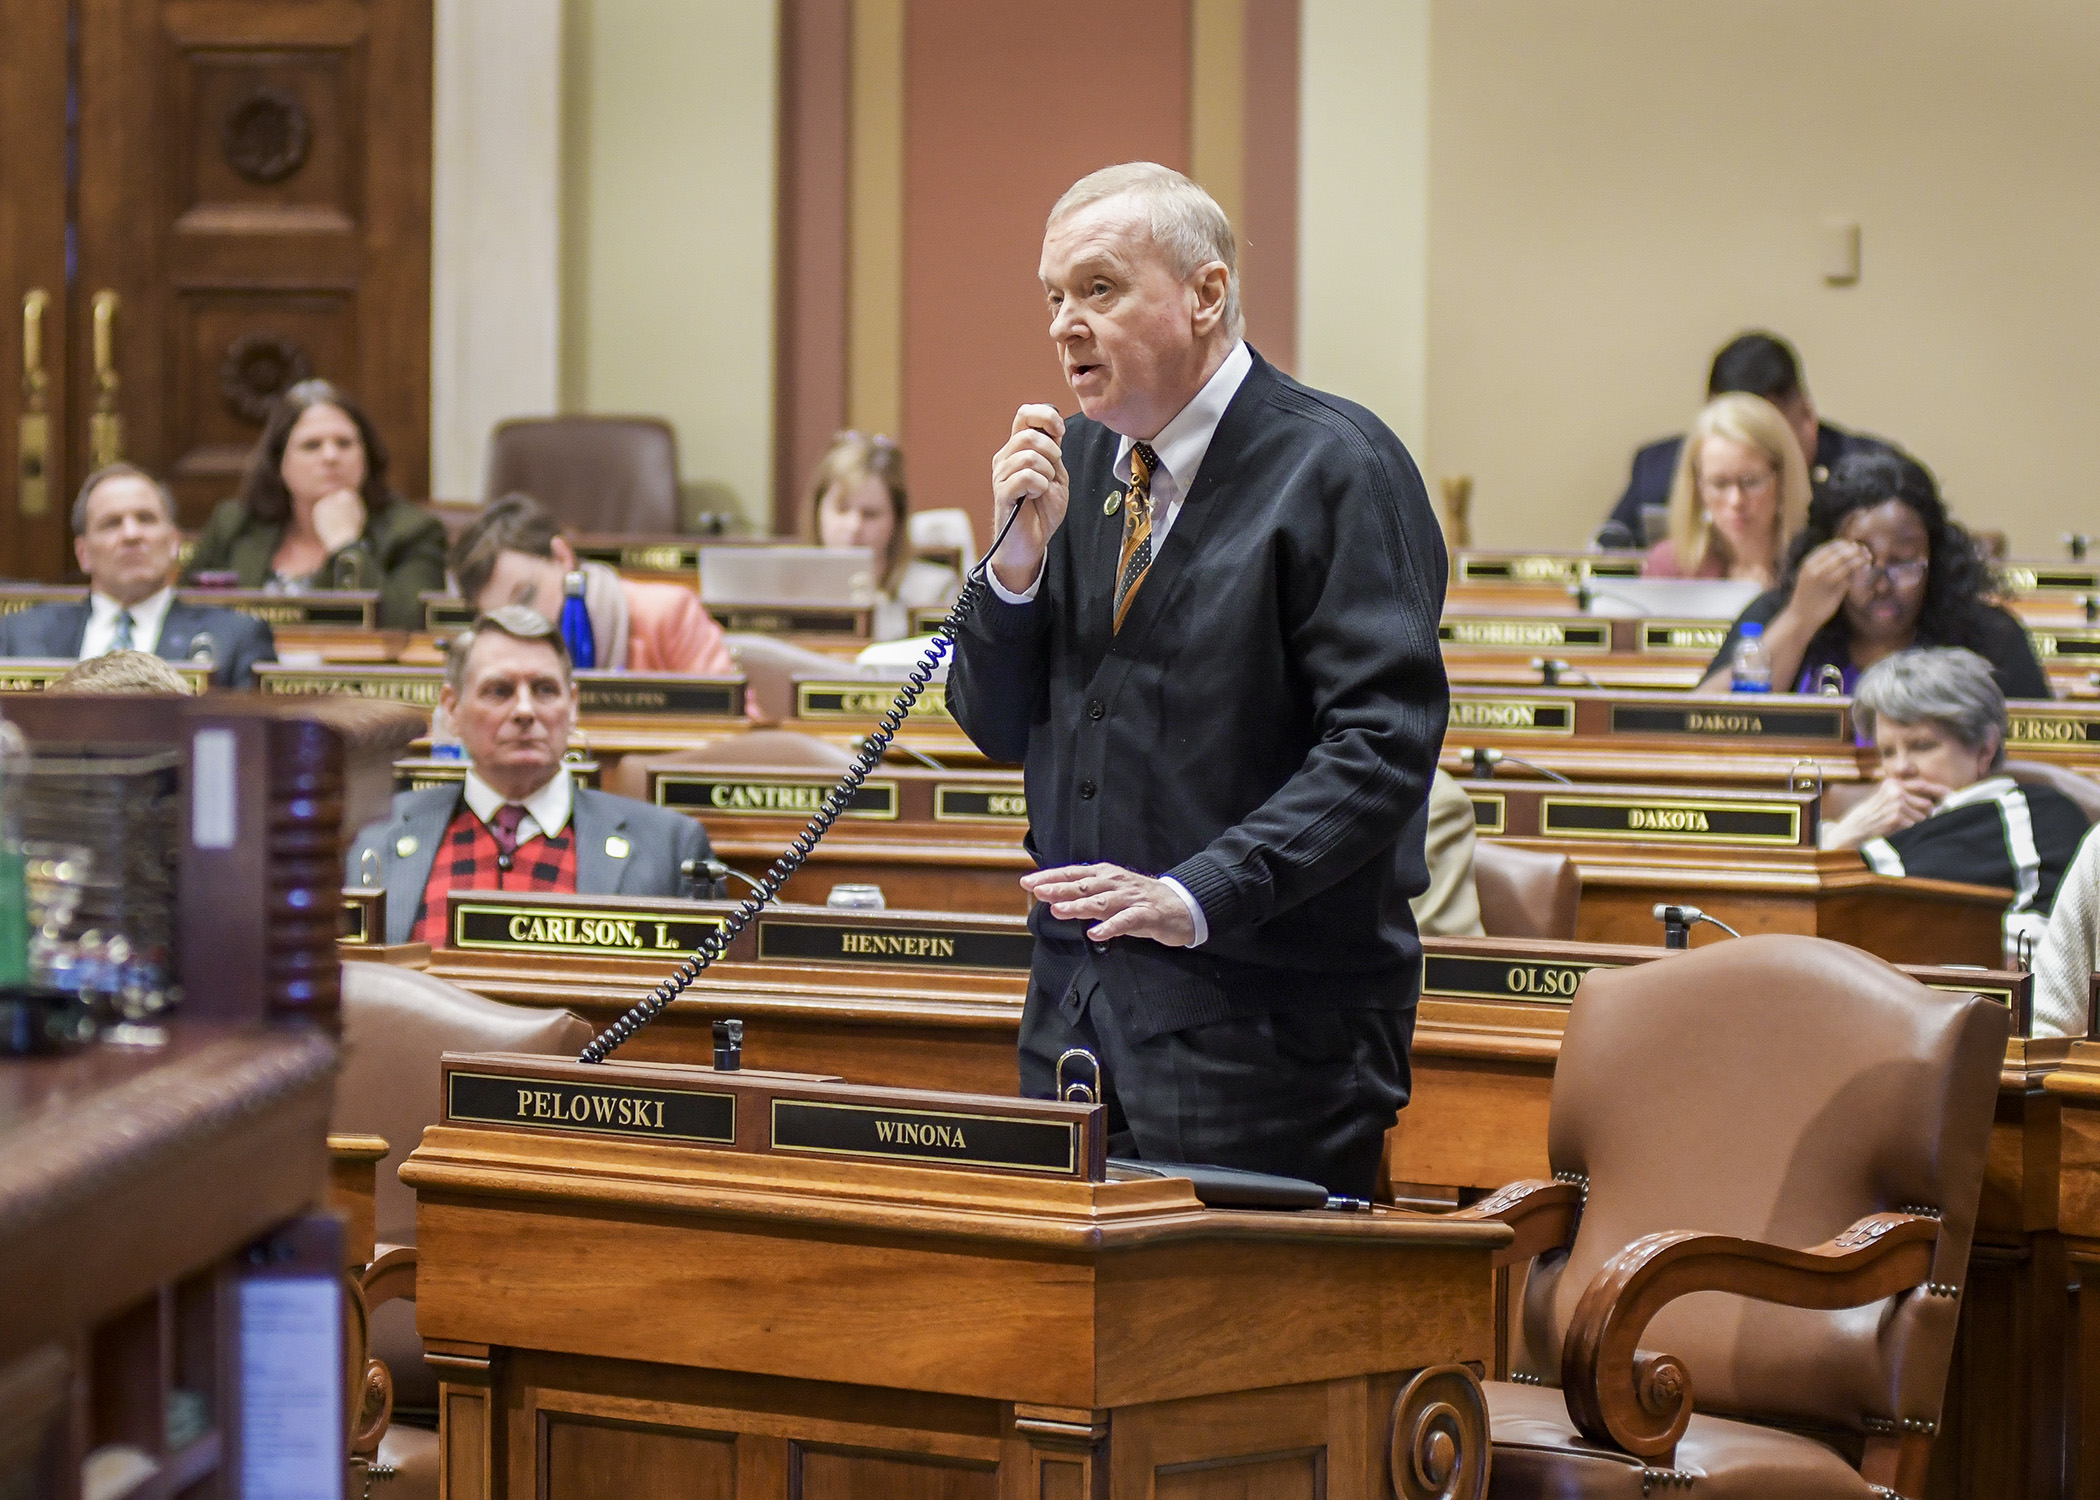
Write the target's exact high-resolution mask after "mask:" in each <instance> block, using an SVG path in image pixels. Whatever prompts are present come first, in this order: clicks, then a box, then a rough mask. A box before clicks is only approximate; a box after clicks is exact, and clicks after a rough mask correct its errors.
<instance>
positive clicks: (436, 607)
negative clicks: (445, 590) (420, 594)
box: [423, 599, 481, 634]
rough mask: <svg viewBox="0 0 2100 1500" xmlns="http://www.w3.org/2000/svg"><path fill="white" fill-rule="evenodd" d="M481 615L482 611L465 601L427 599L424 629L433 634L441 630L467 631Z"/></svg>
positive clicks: (424, 605) (424, 608)
mask: <svg viewBox="0 0 2100 1500" xmlns="http://www.w3.org/2000/svg"><path fill="white" fill-rule="evenodd" d="M480 614H481V611H479V610H477V609H476V608H475V607H474V606H473V605H471V604H469V603H467V601H466V600H464V599H425V600H424V601H423V628H424V629H425V630H427V631H430V632H432V633H433V634H435V633H436V632H438V631H441V630H465V629H466V628H467V627H468V626H469V625H471V624H473V623H474V621H475V620H476V619H477V618H479V617H480Z"/></svg>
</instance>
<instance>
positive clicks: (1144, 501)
mask: <svg viewBox="0 0 2100 1500" xmlns="http://www.w3.org/2000/svg"><path fill="white" fill-rule="evenodd" d="M1158 467H1159V455H1158V454H1157V453H1154V452H1153V451H1152V448H1151V445H1150V444H1148V443H1133V444H1131V447H1130V498H1129V499H1128V500H1127V501H1125V502H1124V505H1123V555H1122V556H1121V557H1120V558H1118V559H1117V561H1116V614H1115V628H1116V629H1117V630H1121V629H1122V628H1123V616H1125V615H1126V614H1128V613H1130V601H1131V599H1132V598H1134V597H1135V596H1136V594H1137V591H1138V585H1139V584H1141V583H1143V582H1144V581H1145V573H1146V571H1147V570H1148V569H1150V568H1151V566H1152V473H1153V471H1154V470H1155V469H1157V468H1158Z"/></svg>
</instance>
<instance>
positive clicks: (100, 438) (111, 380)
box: [88, 287, 124, 469]
mask: <svg viewBox="0 0 2100 1500" xmlns="http://www.w3.org/2000/svg"><path fill="white" fill-rule="evenodd" d="M122 305H123V299H122V298H121V297H119V296H118V295H117V294H116V293H115V292H113V291H111V290H110V289H109V288H108V287H104V288H103V289H102V290H101V291H99V292H97V293H95V297H94V301H93V302H92V303H91V304H90V306H91V308H92V309H93V313H94V333H95V336H94V359H95V411H94V415H93V416H91V417H89V418H88V467H89V468H90V469H100V468H103V467H105V466H106V465H109V464H113V463H116V462H117V461H118V460H120V459H122V458H123V456H124V417H123V414H122V413H121V412H120V411H119V410H118V409H117V393H118V391H119V390H120V389H121V388H122V386H123V381H122V380H121V379H119V378H118V375H117V309H118V308H119V307H121V306H122Z"/></svg>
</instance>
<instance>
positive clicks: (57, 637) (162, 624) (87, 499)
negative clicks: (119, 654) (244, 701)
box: [0, 464, 277, 688]
mask: <svg viewBox="0 0 2100 1500" xmlns="http://www.w3.org/2000/svg"><path fill="white" fill-rule="evenodd" d="M181 542H182V538H181V536H180V535H179V534H178V533H177V532H176V530H175V500H174V497H173V496H171V495H170V494H169V493H168V490H167V486H165V485H163V484H162V483H161V482H160V481H159V480H157V479H155V478H154V477H153V476H152V475H150V474H148V473H147V472H146V471H145V470H143V469H136V468H133V467H132V466H131V465H130V464H110V465H109V466H108V467H106V468H102V469H97V470H96V471H95V472H94V473H92V474H90V475H89V476H88V479H87V483H86V484H83V485H82V486H81V487H80V494H79V496H78V498H76V499H75V500H74V501H73V556H74V557H75V558H76V559H78V560H79V563H80V571H81V572H83V573H85V574H87V576H88V598H87V602H86V603H85V604H36V605H32V606H30V607H29V608H28V609H25V610H21V611H18V612H17V613H15V614H11V615H6V616H0V656H55V657H74V658H77V659H81V660H85V659H87V658H89V657H95V656H102V655H105V654H107V653H108V652H111V651H149V652H151V653H152V654H153V655H155V656H158V657H160V658H161V659H162V660H163V661H179V662H194V663H200V664H201V663H203V662H206V661H209V662H210V663H211V664H212V673H211V680H212V682H213V683H214V684H216V685H217V686H219V687H240V688H252V687H254V686H255V664H256V663H257V662H259V661H275V660H276V659H277V643H276V641H275V640H274V639H272V637H271V635H270V627H269V626H267V625H265V624H264V623H263V622H262V621H260V620H253V619H250V618H249V617H248V616H246V615H243V614H236V613H235V612H234V611H232V610H230V609H199V608H198V607H197V606H195V605H194V604H185V603H183V602H182V601H181V600H180V599H177V598H176V597H175V589H174V586H173V585H172V584H171V583H170V582H169V580H170V579H171V578H173V577H174V576H175V554H176V551H177V550H178V548H179V547H180V546H181Z"/></svg>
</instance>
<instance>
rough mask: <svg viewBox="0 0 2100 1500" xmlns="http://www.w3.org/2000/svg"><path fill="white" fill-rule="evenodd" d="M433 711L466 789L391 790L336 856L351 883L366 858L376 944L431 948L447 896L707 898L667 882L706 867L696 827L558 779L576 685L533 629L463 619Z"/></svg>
mask: <svg viewBox="0 0 2100 1500" xmlns="http://www.w3.org/2000/svg"><path fill="white" fill-rule="evenodd" d="M438 701H439V703H440V704H441V705H442V706H443V707H444V710H445V714H446V716H447V717H448V718H449V719H450V720H451V722H452V728H453V732H454V733H456V734H457V735H458V736H459V740H460V743H461V744H462V745H463V746H465V747H466V752H467V760H468V769H467V776H466V780H465V781H464V782H461V783H448V784H446V785H444V786H434V787H426V788H425V789H423V790H422V791H419V792H400V793H397V794H396V795H395V797H394V813H393V816H392V817H390V818H387V819H384V820H383V821H381V822H377V823H374V824H372V825H371V826H370V827H368V828H366V829H365V830H364V832H362V833H360V834H359V835H358V836H357V842H356V843H355V844H354V845H352V847H351V850H350V857H349V861H348V877H347V878H348V879H349V881H350V883H351V884H353V885H355V884H357V883H359V879H360V872H361V870H362V869H363V867H364V862H365V855H366V853H367V851H369V852H370V853H371V854H372V855H373V856H374V857H375V858H376V859H377V860H378V863H379V883H380V884H381V885H383V886H385V887H386V940H387V941H388V942H389V943H407V942H425V943H429V944H430V945H431V946H432V947H439V946H442V945H443V943H444V941H445V895H446V893H447V892H448V891H455V890H465V891H572V892H576V893H578V894H581V895H585V896H611V895H620V896H692V895H702V896H712V895H716V894H719V893H718V891H717V890H716V889H715V887H714V884H713V882H711V881H709V880H707V879H706V877H705V876H702V877H701V878H700V880H699V882H698V888H697V889H696V888H695V882H694V881H693V880H691V879H689V878H687V877H686V876H685V875H684V874H683V873H682V871H681V866H683V865H684V864H685V862H686V861H688V860H700V861H705V860H708V859H710V858H712V851H711V850H710V849H709V847H708V843H707V834H706V832H705V831H704V830H703V829H702V828H701V827H700V825H699V824H698V823H696V822H695V821H693V820H692V819H691V818H689V817H687V816H685V814H683V813H675V812H668V811H666V810H665V809H663V808H660V807H651V806H650V805H649V804H648V803H646V802H637V801H635V800H634V799H633V798H631V797H615V796H613V795H612V794H611V793H610V792H596V791H592V790H590V789H589V788H588V787H580V786H577V785H576V784H575V783H574V782H573V781H571V780H570V778H569V768H568V766H567V765H566V764H565V763H564V762H563V760H562V753H563V751H565V750H566V749H567V748H568V744H569V731H570V730H571V729H573V728H575V726H576V684H575V682H574V680H573V679H572V678H571V677H570V675H569V651H568V648H567V647H566V646H564V645H563V644H562V639H561V632H560V631H559V630H558V629H556V628H555V627H554V626H553V625H551V624H549V623H548V622H547V620H546V619H544V618H543V617H541V616H540V615H537V614H535V613H533V612H532V611H531V610H529V609H526V608H524V607H523V606H522V605H516V604H508V605H505V606H504V607H503V608H501V609H498V610H495V611H494V612H492V613H490V614H486V615H483V616H482V617H481V618H480V619H479V620H476V621H475V622H474V628H473V629H472V630H468V631H465V632H462V633H461V634H460V635H458V636H456V637H454V638H453V641H452V649H451V652H450V654H448V655H447V656H446V658H445V686H444V688H443V689H442V690H441V691H440V694H439V699H438Z"/></svg>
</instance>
